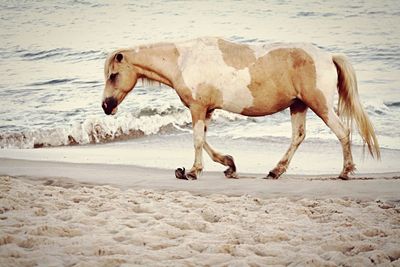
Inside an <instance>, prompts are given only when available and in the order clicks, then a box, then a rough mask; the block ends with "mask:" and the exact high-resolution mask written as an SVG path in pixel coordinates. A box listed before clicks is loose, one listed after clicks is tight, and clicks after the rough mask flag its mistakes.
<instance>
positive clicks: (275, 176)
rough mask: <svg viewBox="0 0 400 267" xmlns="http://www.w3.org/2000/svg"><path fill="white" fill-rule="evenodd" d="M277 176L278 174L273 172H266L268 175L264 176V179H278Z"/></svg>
mask: <svg viewBox="0 0 400 267" xmlns="http://www.w3.org/2000/svg"><path fill="white" fill-rule="evenodd" d="M278 178H279V175H276V174H275V173H273V172H269V173H268V176H267V177H265V178H264V179H269V180H276V179H278Z"/></svg>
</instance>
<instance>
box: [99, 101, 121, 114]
mask: <svg viewBox="0 0 400 267" xmlns="http://www.w3.org/2000/svg"><path fill="white" fill-rule="evenodd" d="M117 106H118V101H117V100H116V99H115V98H114V97H107V98H106V99H104V101H103V103H102V105H101V107H102V108H103V110H104V113H105V114H107V115H114V114H115V113H117V111H118V107H117Z"/></svg>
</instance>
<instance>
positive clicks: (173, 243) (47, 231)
mask: <svg viewBox="0 0 400 267" xmlns="http://www.w3.org/2000/svg"><path fill="white" fill-rule="evenodd" d="M338 183H343V181H338ZM399 240H400V205H399V203H398V202H396V201H384V200H379V199H374V200H371V199H370V200H367V199H357V198H354V199H352V198H298V197H282V198H259V197H254V196H251V195H243V196H240V197H233V196H227V195H222V194H211V195H207V196H201V195H195V194H192V193H189V192H185V191H159V190H158V191H157V190H134V189H125V190H123V189H119V188H116V187H112V186H106V185H103V186H99V185H88V184H81V183H77V182H76V183H67V182H65V181H64V182H63V180H57V179H56V180H47V182H43V181H42V182H37V181H36V182H32V181H30V180H27V179H22V178H12V177H9V176H2V177H1V178H0V265H2V266H34V265H37V264H40V265H42V266H119V265H122V266H124V265H125V266H132V265H145V266H207V265H208V266H265V265H292V266H293V265H309V266H336V265H343V266H357V265H358V266H371V265H378V264H383V265H382V266H399V265H400V259H399V258H400V241H399Z"/></svg>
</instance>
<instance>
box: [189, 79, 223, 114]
mask: <svg viewBox="0 0 400 267" xmlns="http://www.w3.org/2000/svg"><path fill="white" fill-rule="evenodd" d="M195 99H196V100H195V101H196V103H197V104H199V105H201V106H204V107H206V108H207V110H214V109H216V108H221V107H222V102H223V97H222V93H221V91H220V90H218V89H217V88H216V87H215V86H213V85H210V84H207V83H201V84H199V85H198V86H197V89H196V98H195Z"/></svg>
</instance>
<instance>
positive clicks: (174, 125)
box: [0, 107, 247, 148]
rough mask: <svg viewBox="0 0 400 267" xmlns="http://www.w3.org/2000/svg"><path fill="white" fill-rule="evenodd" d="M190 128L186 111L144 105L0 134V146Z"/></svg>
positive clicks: (223, 116) (222, 118) (226, 117)
mask: <svg viewBox="0 0 400 267" xmlns="http://www.w3.org/2000/svg"><path fill="white" fill-rule="evenodd" d="M214 120H218V121H219V122H220V123H224V122H229V121H230V122H232V121H238V120H239V121H241V120H247V119H246V118H244V117H242V116H240V115H236V114H232V113H228V112H223V111H219V112H216V114H215V118H214ZM189 131H191V116H190V113H189V111H187V110H184V109H180V108H175V107H170V108H168V109H165V110H162V111H161V110H159V109H153V108H146V109H142V110H140V111H139V112H138V113H136V114H135V113H128V112H122V113H120V114H118V115H116V116H91V117H88V118H87V119H85V120H84V121H83V122H73V123H71V124H70V125H69V126H67V127H59V128H51V129H35V130H27V131H22V132H5V133H0V148H41V147H54V146H68V145H85V144H98V143H107V142H113V141H121V140H127V139H133V138H138V137H143V136H148V135H154V134H174V133H179V132H189Z"/></svg>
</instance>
